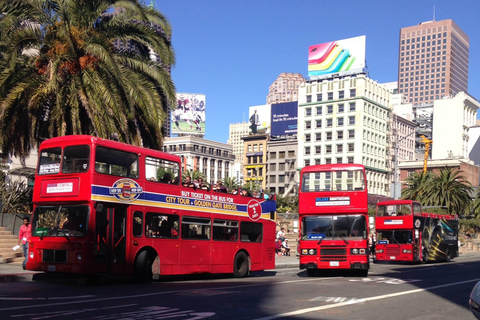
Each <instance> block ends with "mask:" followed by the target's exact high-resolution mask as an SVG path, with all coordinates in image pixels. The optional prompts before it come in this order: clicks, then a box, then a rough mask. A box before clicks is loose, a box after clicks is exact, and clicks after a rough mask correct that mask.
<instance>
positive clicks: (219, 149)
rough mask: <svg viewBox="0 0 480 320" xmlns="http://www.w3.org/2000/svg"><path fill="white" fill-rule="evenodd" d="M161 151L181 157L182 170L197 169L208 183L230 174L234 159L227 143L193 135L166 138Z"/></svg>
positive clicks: (230, 147)
mask: <svg viewBox="0 0 480 320" xmlns="http://www.w3.org/2000/svg"><path fill="white" fill-rule="evenodd" d="M163 144H164V146H163V151H165V152H168V153H172V154H175V155H178V156H179V157H180V158H182V171H187V170H191V171H195V170H198V171H200V172H201V173H203V175H204V176H205V177H206V179H207V181H208V182H209V183H215V182H216V181H218V180H223V179H224V178H225V177H230V176H231V174H232V173H231V168H232V165H233V163H234V160H235V156H234V155H233V152H232V146H231V145H229V144H225V143H221V142H215V141H211V140H205V139H202V138H199V137H194V136H183V137H174V138H166V139H165V141H164V143H163Z"/></svg>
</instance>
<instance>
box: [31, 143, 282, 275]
mask: <svg viewBox="0 0 480 320" xmlns="http://www.w3.org/2000/svg"><path fill="white" fill-rule="evenodd" d="M180 169H181V159H180V158H179V157H177V156H174V155H170V154H167V153H164V152H160V151H155V150H150V149H145V148H140V147H136V146H132V145H127V144H124V143H120V142H115V141H111V140H106V139H100V138H96V137H91V136H65V137H59V138H53V139H49V140H46V141H44V142H43V143H42V144H41V145H40V149H39V158H38V165H37V171H36V176H35V184H34V195H33V203H34V212H33V219H32V239H31V242H30V250H29V259H28V263H27V269H28V270H37V271H46V272H62V273H80V274H121V275H136V276H137V277H138V278H139V279H142V280H149V279H151V278H152V276H153V275H174V274H191V273H233V274H234V275H235V276H236V277H244V276H246V275H248V274H249V272H250V271H257V270H265V269H273V268H275V227H276V223H275V222H274V221H273V218H274V215H275V209H276V208H275V206H276V204H275V201H274V197H273V196H272V197H270V198H268V197H265V198H263V197H262V198H253V197H250V196H242V195H237V194H229V193H224V192H216V191H212V190H203V189H201V188H195V187H194V188H192V187H186V186H183V185H182V183H181V181H182V179H181V178H182V177H181V170H180ZM266 198H267V199H266Z"/></svg>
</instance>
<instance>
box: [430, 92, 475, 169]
mask: <svg viewBox="0 0 480 320" xmlns="http://www.w3.org/2000/svg"><path fill="white" fill-rule="evenodd" d="M478 108H480V103H479V102H478V101H477V100H476V99H474V98H473V97H472V96H470V95H469V94H467V93H465V92H460V93H458V94H457V95H455V96H454V97H448V98H444V99H440V100H436V101H434V103H433V126H432V127H433V130H432V140H433V143H432V149H431V151H432V159H452V158H455V159H464V160H468V159H469V153H470V150H469V143H470V127H473V126H475V125H476V119H477V110H478Z"/></svg>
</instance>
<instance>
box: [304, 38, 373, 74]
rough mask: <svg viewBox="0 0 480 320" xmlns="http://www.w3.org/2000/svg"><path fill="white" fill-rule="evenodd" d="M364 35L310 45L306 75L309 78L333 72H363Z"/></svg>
mask: <svg viewBox="0 0 480 320" xmlns="http://www.w3.org/2000/svg"><path fill="white" fill-rule="evenodd" d="M365 47H366V37H365V36H359V37H355V38H348V39H343V40H337V41H331V42H327V43H322V44H317V45H314V46H310V47H309V50H308V76H309V77H310V79H311V80H315V79H321V78H327V77H329V76H332V75H333V74H338V75H348V74H357V73H362V72H364V69H365Z"/></svg>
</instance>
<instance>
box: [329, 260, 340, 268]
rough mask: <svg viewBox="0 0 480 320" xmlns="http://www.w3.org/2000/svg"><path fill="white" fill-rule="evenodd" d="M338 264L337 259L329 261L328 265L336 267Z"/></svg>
mask: <svg viewBox="0 0 480 320" xmlns="http://www.w3.org/2000/svg"><path fill="white" fill-rule="evenodd" d="M339 265H340V262H338V261H330V267H338V266H339Z"/></svg>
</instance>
